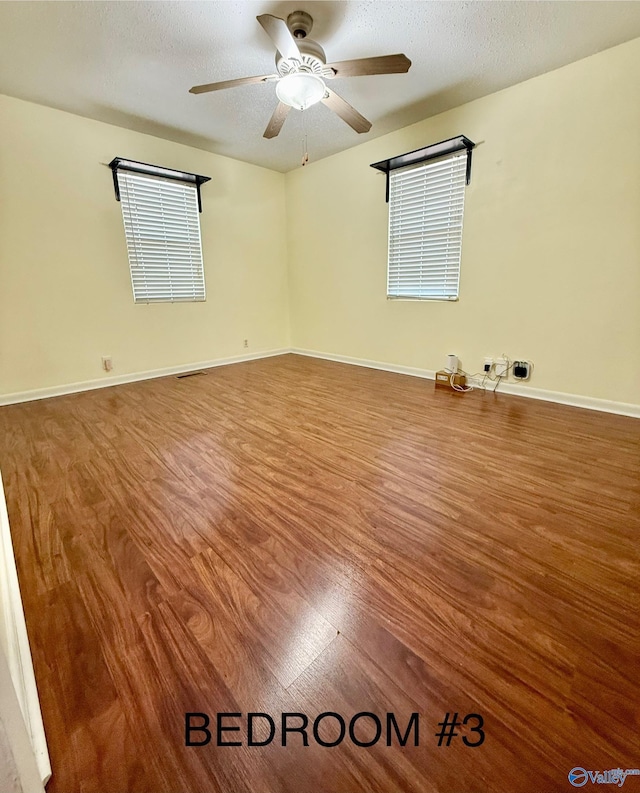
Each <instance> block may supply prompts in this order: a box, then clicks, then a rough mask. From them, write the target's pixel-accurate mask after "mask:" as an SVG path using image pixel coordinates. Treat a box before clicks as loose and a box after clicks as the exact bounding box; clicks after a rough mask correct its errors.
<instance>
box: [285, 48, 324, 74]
mask: <svg viewBox="0 0 640 793" xmlns="http://www.w3.org/2000/svg"><path fill="white" fill-rule="evenodd" d="M296 44H297V45H298V49H299V50H300V55H301V60H298V59H297V58H283V57H282V55H281V54H280V53H279V52H276V69H277V70H278V74H279V75H280V76H281V77H284V76H285V75H287V74H291V73H292V72H307V73H309V74H318V75H321V74H322V70H323V69H324V65H325V63H326V62H327V56H326V55H325V54H324V50H323V49H322V47H321V46H320V45H319V44H318V42H317V41H312V40H311V39H302V40H300V41H297V42H296Z"/></svg>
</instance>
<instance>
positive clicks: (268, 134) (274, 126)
mask: <svg viewBox="0 0 640 793" xmlns="http://www.w3.org/2000/svg"><path fill="white" fill-rule="evenodd" d="M290 110H291V106H290V105H285V103H284V102H278V104H277V106H276V109H275V110H274V111H273V115H272V116H271V119H270V120H269V123H268V124H267V128H266V129H265V131H264V135H263V136H262V137H264V138H275V136H276V135H279V134H280V130H281V129H282V125H283V124H284V121H285V119H286V117H287V116H288V115H289V111H290Z"/></svg>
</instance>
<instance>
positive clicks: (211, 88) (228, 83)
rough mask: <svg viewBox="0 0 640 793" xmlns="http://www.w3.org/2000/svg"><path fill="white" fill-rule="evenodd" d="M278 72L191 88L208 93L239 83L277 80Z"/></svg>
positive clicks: (193, 90) (197, 91)
mask: <svg viewBox="0 0 640 793" xmlns="http://www.w3.org/2000/svg"><path fill="white" fill-rule="evenodd" d="M277 79H278V75H277V74H265V75H262V77H240V78H239V79H238V80H223V81H222V82H220V83H207V84H206V85H194V86H193V88H190V89H189V93H190V94H206V93H207V92H208V91H222V89H223V88H236V87H237V86H239V85H251V84H252V83H266V82H269V81H270V80H277Z"/></svg>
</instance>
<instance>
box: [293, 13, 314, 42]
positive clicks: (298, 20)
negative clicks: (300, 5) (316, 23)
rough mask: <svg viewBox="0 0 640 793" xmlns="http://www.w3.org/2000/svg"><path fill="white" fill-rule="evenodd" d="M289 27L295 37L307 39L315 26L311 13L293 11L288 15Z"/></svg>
mask: <svg viewBox="0 0 640 793" xmlns="http://www.w3.org/2000/svg"><path fill="white" fill-rule="evenodd" d="M287 27H288V28H289V30H290V31H291V33H292V35H293V37H294V39H305V38H306V37H307V36H308V35H309V33H310V32H311V28H312V27H313V19H312V17H311V14H307V12H306V11H292V12H291V13H290V14H289V16H288V17H287Z"/></svg>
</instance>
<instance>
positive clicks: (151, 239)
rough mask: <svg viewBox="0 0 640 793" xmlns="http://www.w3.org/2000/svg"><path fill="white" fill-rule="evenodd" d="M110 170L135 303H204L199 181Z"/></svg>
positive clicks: (117, 169) (119, 168) (115, 168)
mask: <svg viewBox="0 0 640 793" xmlns="http://www.w3.org/2000/svg"><path fill="white" fill-rule="evenodd" d="M114 162H115V161H114ZM136 165H142V164H136ZM112 167H113V166H112ZM153 167H154V166H148V168H150V169H151V168H153ZM113 170H114V178H115V179H116V180H117V184H116V188H117V193H116V194H117V195H118V194H119V198H120V203H121V205H122V218H123V221H124V230H125V237H126V240H127V252H128V255H129V268H130V270H131V285H132V287H133V299H134V301H135V302H136V303H159V302H177V301H202V300H204V299H205V285H204V268H203V263H202V243H201V239H200V215H199V189H200V182H198V183H196V184H194V183H189V182H186V181H181V180H180V179H178V178H176V177H174V176H171V177H169V178H162V177H159V176H156V175H150V174H148V173H140V172H139V171H133V170H131V171H130V170H123V169H121V167H119V165H116V166H115V167H114V168H113ZM156 170H158V171H161V170H163V169H156ZM165 170H166V169H165ZM167 172H168V171H167ZM168 173H176V172H168ZM185 176H192V175H190V174H185ZM198 178H200V177H198ZM202 178H203V179H204V178H205V177H202Z"/></svg>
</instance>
